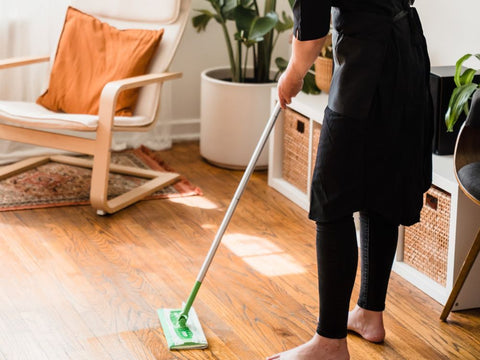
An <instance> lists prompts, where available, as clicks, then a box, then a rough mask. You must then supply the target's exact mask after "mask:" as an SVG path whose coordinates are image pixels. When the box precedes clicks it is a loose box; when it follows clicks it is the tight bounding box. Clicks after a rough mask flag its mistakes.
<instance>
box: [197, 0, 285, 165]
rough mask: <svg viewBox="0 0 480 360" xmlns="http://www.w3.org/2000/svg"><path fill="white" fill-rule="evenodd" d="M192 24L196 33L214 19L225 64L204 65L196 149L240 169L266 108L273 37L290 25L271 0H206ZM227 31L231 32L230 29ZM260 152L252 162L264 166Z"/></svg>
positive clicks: (272, 78) (272, 76)
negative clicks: (262, 3) (206, 6)
mask: <svg viewBox="0 0 480 360" xmlns="http://www.w3.org/2000/svg"><path fill="white" fill-rule="evenodd" d="M207 1H208V3H209V4H210V9H201V10H197V11H198V12H199V14H198V15H196V16H194V17H193V19H192V23H193V26H194V28H195V29H196V30H197V31H198V32H201V31H203V30H205V29H206V27H207V25H208V24H209V22H210V21H211V20H215V21H216V22H217V23H218V24H219V26H220V28H221V30H222V32H223V35H224V38H225V45H226V50H227V53H228V59H229V66H228V67H225V68H214V69H207V70H205V71H204V72H202V76H201V105H200V120H201V125H200V153H201V155H202V156H203V157H204V158H205V159H206V160H208V161H210V162H211V163H214V164H216V165H220V166H223V167H228V168H244V167H245V166H246V165H247V164H248V160H249V159H250V155H251V154H252V152H253V150H254V148H255V145H256V142H257V141H258V138H259V137H260V134H261V132H262V130H263V127H264V125H265V123H266V121H267V119H268V114H269V112H270V92H271V88H272V87H274V86H275V80H276V76H278V74H277V73H276V72H275V71H272V70H271V63H272V53H273V50H274V48H275V45H276V43H277V40H278V38H279V35H280V34H281V33H283V32H285V31H287V30H289V29H291V28H292V27H293V20H292V19H291V17H290V16H288V15H287V14H286V13H285V12H282V14H281V19H280V17H279V16H278V14H277V13H276V0H265V6H264V12H263V14H261V13H260V10H259V6H258V3H257V0H240V1H238V0H207ZM232 29H233V31H232ZM267 162H268V158H267V154H266V152H264V154H262V156H261V157H260V159H259V161H258V165H259V166H260V167H264V166H266V165H267Z"/></svg>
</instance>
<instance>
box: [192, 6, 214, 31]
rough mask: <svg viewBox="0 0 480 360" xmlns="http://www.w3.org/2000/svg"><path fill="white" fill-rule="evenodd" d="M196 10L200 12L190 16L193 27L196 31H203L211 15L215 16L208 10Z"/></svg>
mask: <svg viewBox="0 0 480 360" xmlns="http://www.w3.org/2000/svg"><path fill="white" fill-rule="evenodd" d="M197 11H198V12H200V14H199V15H197V16H194V17H193V18H192V24H193V27H194V28H195V29H196V30H197V32H200V31H205V29H206V27H207V25H208V23H209V22H210V20H211V19H212V18H213V17H215V15H214V14H213V13H211V12H210V11H208V10H197Z"/></svg>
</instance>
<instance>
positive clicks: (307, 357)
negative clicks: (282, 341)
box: [267, 334, 350, 360]
mask: <svg viewBox="0 0 480 360" xmlns="http://www.w3.org/2000/svg"><path fill="white" fill-rule="evenodd" d="M349 359H350V355H349V354H348V348H347V339H329V338H326V337H323V336H320V335H318V334H315V335H314V336H313V338H312V339H311V340H310V341H308V342H307V343H305V344H303V345H300V346H298V347H296V348H294V349H292V350H288V351H285V352H282V353H280V354H277V355H273V356H271V357H268V358H267V360H349Z"/></svg>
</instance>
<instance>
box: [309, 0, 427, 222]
mask: <svg viewBox="0 0 480 360" xmlns="http://www.w3.org/2000/svg"><path fill="white" fill-rule="evenodd" d="M377 10H378V9H374V8H372V9H365V8H362V9H361V10H353V11H352V9H344V8H342V7H334V8H333V17H332V22H333V27H334V33H333V35H334V36H333V38H334V69H335V70H334V74H333V79H332V84H331V87H330V94H329V103H328V107H327V109H326V110H325V117H324V120H323V125H322V131H321V135H320V142H319V147H318V153H317V159H316V165H315V171H314V174H313V180H312V189H311V201H310V213H309V217H310V218H311V219H312V220H316V221H333V220H336V219H339V218H341V217H344V216H347V215H350V214H352V213H353V212H355V211H359V210H368V211H373V212H376V213H378V214H380V215H383V216H384V217H385V218H386V219H387V220H389V221H390V222H393V223H395V224H403V225H411V224H414V223H415V222H417V221H419V216H420V210H421V208H422V205H423V193H424V192H425V191H426V190H427V189H428V188H429V187H430V185H431V180H432V150H431V149H432V145H431V142H432V134H433V118H432V114H433V112H432V103H431V96H430V87H429V74H430V62H429V58H428V53H427V47H426V42H425V38H424V36H423V31H422V27H421V24H420V20H419V17H418V14H417V12H416V9H414V8H412V7H410V6H409V4H408V1H407V0H405V1H398V8H392V9H391V10H392V11H391V14H385V12H382V11H377Z"/></svg>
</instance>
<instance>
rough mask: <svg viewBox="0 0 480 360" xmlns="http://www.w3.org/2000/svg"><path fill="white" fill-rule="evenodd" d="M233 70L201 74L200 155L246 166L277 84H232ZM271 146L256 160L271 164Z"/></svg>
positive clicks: (224, 164) (261, 165)
mask: <svg viewBox="0 0 480 360" xmlns="http://www.w3.org/2000/svg"><path fill="white" fill-rule="evenodd" d="M230 77H231V75H230V70H229V69H227V68H225V67H223V68H213V69H207V70H205V71H204V72H202V75H201V105H200V154H201V155H202V157H203V158H205V159H206V160H207V161H209V162H211V163H213V164H215V165H217V166H221V167H225V168H230V169H243V168H245V167H246V166H247V165H248V162H249V160H250V157H251V156H252V153H253V151H254V149H255V147H256V145H257V142H258V140H259V139H260V136H261V134H262V131H263V129H264V127H265V124H266V123H267V121H268V117H269V115H270V90H271V89H272V87H274V86H276V83H266V84H249V83H232V82H231V81H228V80H223V79H228V78H230ZM267 149H268V146H265V148H264V150H263V152H262V154H261V155H260V158H259V159H258V162H257V167H256V168H257V169H258V168H266V167H267V164H268V150H267Z"/></svg>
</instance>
